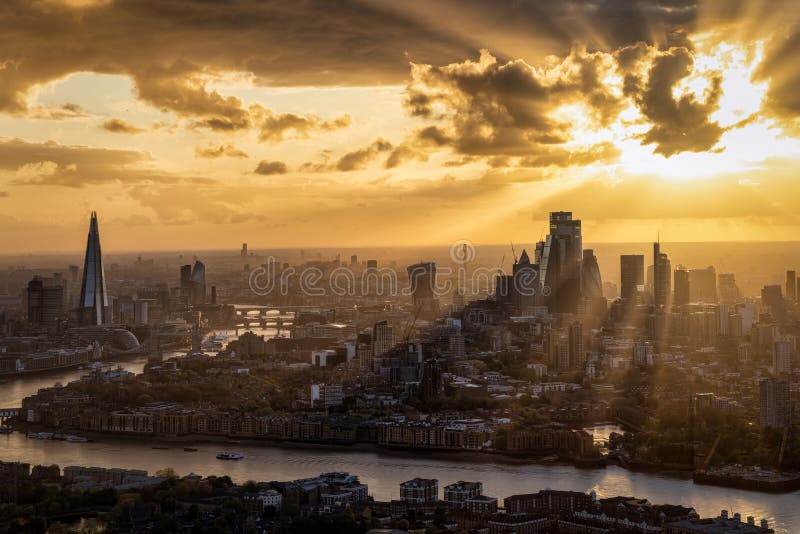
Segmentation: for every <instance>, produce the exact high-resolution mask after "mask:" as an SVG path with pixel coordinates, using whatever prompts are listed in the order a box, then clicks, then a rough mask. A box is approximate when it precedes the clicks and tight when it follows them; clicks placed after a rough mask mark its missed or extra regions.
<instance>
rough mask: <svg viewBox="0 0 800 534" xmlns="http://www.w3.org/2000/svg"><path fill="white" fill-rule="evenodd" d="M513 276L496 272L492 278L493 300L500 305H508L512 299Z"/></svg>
mask: <svg viewBox="0 0 800 534" xmlns="http://www.w3.org/2000/svg"><path fill="white" fill-rule="evenodd" d="M513 289H514V276H513V275H510V274H498V275H496V276H495V278H494V300H495V301H496V302H498V303H500V304H502V305H507V306H510V305H511V304H512V301H513Z"/></svg>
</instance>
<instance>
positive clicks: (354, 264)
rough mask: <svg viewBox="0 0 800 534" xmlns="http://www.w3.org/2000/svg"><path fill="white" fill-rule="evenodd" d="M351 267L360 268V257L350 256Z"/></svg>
mask: <svg viewBox="0 0 800 534" xmlns="http://www.w3.org/2000/svg"><path fill="white" fill-rule="evenodd" d="M350 267H358V256H356V255H355V254H353V255H352V256H350Z"/></svg>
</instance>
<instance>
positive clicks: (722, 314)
mask: <svg viewBox="0 0 800 534" xmlns="http://www.w3.org/2000/svg"><path fill="white" fill-rule="evenodd" d="M730 316H731V311H730V308H729V307H728V305H727V304H719V305H718V306H717V332H718V333H719V335H720V336H725V337H727V336H728V335H730V329H729V327H730Z"/></svg>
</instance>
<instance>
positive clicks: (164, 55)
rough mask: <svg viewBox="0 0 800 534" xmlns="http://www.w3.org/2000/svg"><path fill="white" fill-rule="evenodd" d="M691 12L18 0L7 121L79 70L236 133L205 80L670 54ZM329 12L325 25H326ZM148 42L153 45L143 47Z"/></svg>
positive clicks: (361, 2)
mask: <svg viewBox="0 0 800 534" xmlns="http://www.w3.org/2000/svg"><path fill="white" fill-rule="evenodd" d="M696 4H697V2H696V1H689V0H684V1H681V0H654V1H645V0H566V1H562V2H553V1H551V0H498V1H496V2H491V3H487V2H485V1H480V0H459V1H455V0H447V1H443V2H439V3H437V4H435V5H432V4H431V3H430V2H425V1H423V0H411V1H409V2H403V3H402V5H400V4H398V3H396V2H390V1H389V0H342V1H339V2H336V4H335V5H333V6H332V5H331V4H330V3H329V2H327V1H325V0H303V1H300V2H298V1H294V0H274V1H272V2H262V1H259V0H240V1H237V2H193V1H190V0H115V1H113V2H104V3H100V4H98V5H94V6H91V7H87V8H85V9H75V8H72V7H68V6H65V5H62V4H59V3H57V2H44V1H40V2H31V1H29V0H9V1H6V2H3V5H2V7H0V21H2V27H3V28H4V31H3V32H2V35H0V55H2V56H3V57H2V58H0V59H2V61H3V62H5V63H6V64H9V65H13V67H14V68H7V69H3V70H2V71H0V109H2V110H5V111H22V110H24V109H25V108H26V102H25V93H26V92H27V91H28V89H29V88H30V87H31V86H32V85H33V84H36V83H42V82H47V81H51V80H54V79H58V78H61V77H63V76H65V75H66V74H69V73H71V72H78V71H93V72H102V73H110V74H124V75H129V76H131V77H132V78H133V79H134V81H135V83H136V88H137V92H138V94H139V96H140V98H142V99H143V100H145V101H147V102H150V103H152V104H153V105H155V106H157V107H159V108H164V109H169V110H172V111H175V112H177V113H180V114H184V115H187V116H188V115H207V117H205V118H203V119H202V121H201V124H204V125H207V126H208V127H212V128H217V129H219V128H220V127H228V128H236V127H241V125H242V124H244V122H245V120H246V118H245V116H246V110H245V109H244V108H243V107H242V103H241V102H240V101H238V99H235V98H231V97H224V96H222V95H220V94H218V93H216V92H215V91H209V90H208V89H207V88H206V82H205V80H206V79H208V76H207V75H209V74H210V75H213V74H215V73H220V72H230V71H245V72H250V73H252V74H253V76H254V77H255V78H254V79H255V80H256V82H257V83H260V84H264V85H271V86H294V85H314V86H322V85H337V86H338V85H375V84H397V83H402V82H403V81H404V80H405V79H406V78H407V58H408V57H410V58H411V59H412V60H414V61H415V62H419V63H433V64H445V63H450V62H454V61H459V60H461V59H462V58H464V57H469V56H471V55H474V54H475V53H477V51H478V50H479V49H481V48H491V49H498V50H501V51H502V52H503V53H504V54H506V55H507V56H508V57H514V56H516V57H522V58H526V59H529V60H532V59H538V57H541V55H543V54H547V53H559V54H563V53H565V52H566V51H567V50H568V49H569V47H570V46H571V45H572V43H573V42H574V41H576V40H580V41H584V42H587V45H588V46H589V47H590V48H598V49H602V48H614V47H616V46H619V45H620V44H630V43H634V42H637V41H640V40H643V41H646V42H656V43H657V44H664V43H668V42H669V40H670V35H671V34H672V33H673V31H674V29H675V28H676V27H684V28H689V29H691V28H692V26H693V24H694V21H695V20H696V18H697V13H698V10H697V5H696ZM321 13H324V16H320V14H321ZM145 36H149V38H145Z"/></svg>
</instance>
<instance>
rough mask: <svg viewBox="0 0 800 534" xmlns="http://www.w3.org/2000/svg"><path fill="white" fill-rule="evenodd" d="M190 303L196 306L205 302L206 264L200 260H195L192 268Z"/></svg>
mask: <svg viewBox="0 0 800 534" xmlns="http://www.w3.org/2000/svg"><path fill="white" fill-rule="evenodd" d="M191 281H192V292H191V295H192V304H193V305H195V306H197V305H200V304H205V303H206V266H205V264H204V263H203V262H202V261H195V262H194V267H193V268H192V275H191Z"/></svg>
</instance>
